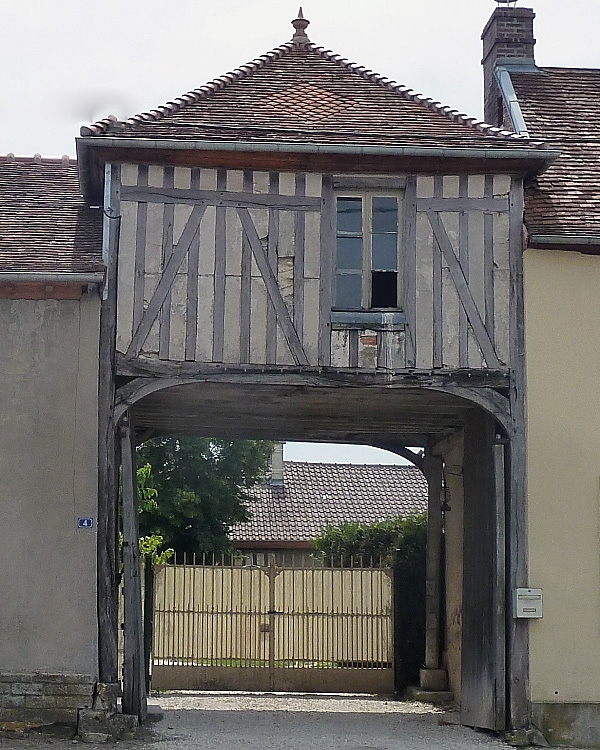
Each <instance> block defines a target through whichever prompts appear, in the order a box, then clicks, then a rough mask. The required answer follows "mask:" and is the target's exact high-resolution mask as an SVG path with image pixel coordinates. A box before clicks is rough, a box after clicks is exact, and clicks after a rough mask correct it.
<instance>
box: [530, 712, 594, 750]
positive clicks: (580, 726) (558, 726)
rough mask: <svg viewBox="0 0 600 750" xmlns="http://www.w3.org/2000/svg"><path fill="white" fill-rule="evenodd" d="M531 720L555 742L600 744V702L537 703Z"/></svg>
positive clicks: (587, 744) (550, 741)
mask: <svg viewBox="0 0 600 750" xmlns="http://www.w3.org/2000/svg"><path fill="white" fill-rule="evenodd" d="M531 720H532V723H533V724H534V726H536V727H537V728H538V729H539V730H540V731H541V732H542V734H543V735H544V737H545V738H546V739H547V740H548V742H549V743H550V744H551V745H572V746H576V747H600V703H533V704H532V706H531Z"/></svg>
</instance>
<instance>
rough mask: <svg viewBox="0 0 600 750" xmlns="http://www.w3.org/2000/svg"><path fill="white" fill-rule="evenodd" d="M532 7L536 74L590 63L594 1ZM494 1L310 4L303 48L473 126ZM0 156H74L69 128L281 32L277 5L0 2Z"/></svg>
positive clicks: (156, 99) (203, 73) (184, 87)
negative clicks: (455, 112)
mask: <svg viewBox="0 0 600 750" xmlns="http://www.w3.org/2000/svg"><path fill="white" fill-rule="evenodd" d="M519 4H520V5H521V6H524V7H530V6H532V5H533V7H534V9H535V11H536V13H537V18H536V25H535V32H536V37H537V40H538V43H537V47H536V54H537V60H538V62H539V63H540V64H541V65H563V66H576V67H600V46H599V44H598V29H599V23H598V22H599V19H600V10H599V3H598V0H536V2H535V3H529V2H526V1H525V0H521V2H520V3H519ZM494 8H495V2H494V1H493V0H312V1H307V2H305V3H304V14H305V16H306V17H307V18H308V19H309V20H310V21H311V25H310V26H309V29H308V33H309V36H310V38H311V40H312V41H313V42H315V43H316V44H318V45H322V46H324V47H326V48H329V49H332V50H334V51H335V52H337V53H339V54H341V55H343V56H344V57H347V58H349V59H350V60H352V61H354V62H357V63H360V64H361V65H365V66H366V67H368V68H371V69H372V70H375V71H376V72H379V73H381V74H382V75H385V76H388V77H389V78H392V79H394V80H396V81H398V82H399V83H403V84H404V85H407V86H409V87H411V88H413V89H415V90H417V91H420V92H422V93H424V94H426V95H427V96H431V97H434V98H435V99H437V100H440V101H442V102H443V103H444V104H448V105H451V106H452V107H454V108H456V109H460V110H463V111H465V112H467V114H470V115H473V116H478V117H481V114H482V107H481V73H480V59H481V41H480V35H481V30H482V28H483V26H484V24H485V22H486V21H487V19H488V18H489V16H490V14H491V13H492V11H493V9H494ZM0 10H1V13H0V22H1V28H2V44H1V45H0V71H2V73H1V74H0V153H7V152H14V153H16V154H18V155H31V154H34V153H36V152H40V153H42V154H43V155H45V156H60V155H62V154H64V153H68V154H74V137H75V135H76V134H78V130H79V126H80V125H81V124H82V123H87V122H90V121H93V120H95V119H98V118H100V117H103V116H106V115H107V114H109V113H112V114H116V115H117V116H118V117H123V118H125V117H128V116H130V115H132V114H136V113H138V112H140V111H146V110H148V109H152V108H153V107H156V106H158V105H160V104H163V103H164V102H166V101H168V100H169V99H173V98H174V97H176V96H179V95H180V94H182V93H184V92H185V91H188V90H190V89H193V88H197V87H198V86H200V85H202V84H203V83H205V82H206V81H207V80H209V79H212V78H214V77H216V76H219V75H221V74H222V73H225V72H227V71H229V70H231V69H233V68H235V67H237V66H239V65H241V64H243V63H245V62H247V61H248V60H251V59H253V58H255V57H257V56H258V55H261V54H263V53H264V52H267V51H268V50H270V49H272V48H273V47H276V46H278V45H279V44H282V43H284V42H286V41H287V40H288V39H289V38H290V37H291V34H292V27H291V26H290V21H291V20H292V18H295V16H296V13H297V10H298V3H297V0H294V2H288V0H227V1H226V2H219V0H216V1H214V2H207V1H206V0H168V2H165V0H103V2H102V3H89V2H84V1H83V0H0Z"/></svg>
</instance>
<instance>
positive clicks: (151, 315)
mask: <svg viewBox="0 0 600 750" xmlns="http://www.w3.org/2000/svg"><path fill="white" fill-rule="evenodd" d="M204 211H205V209H204V207H196V208H194V209H193V211H192V214H191V216H190V218H189V220H188V223H187V224H186V227H185V229H184V230H183V232H182V234H181V238H180V240H179V242H178V243H177V247H176V248H175V249H174V251H173V252H172V253H171V255H170V257H169V260H168V261H167V264H166V266H165V269H164V271H163V274H162V276H161V279H160V281H159V282H158V286H157V287H156V291H155V292H154V294H153V295H152V299H151V300H150V303H149V305H148V308H147V309H146V311H145V312H144V316H143V317H142V320H141V321H140V324H139V326H138V328H137V330H136V332H135V334H134V336H133V338H132V340H131V344H130V345H129V348H128V350H127V355H128V356H136V355H137V354H138V353H139V352H140V349H141V347H142V345H143V343H144V340H145V338H146V336H147V335H148V333H149V332H150V327H151V326H152V324H153V323H154V321H155V320H156V318H157V316H158V314H159V312H160V310H161V308H162V306H163V304H164V303H165V301H166V300H167V298H168V296H169V292H170V289H171V285H172V284H173V281H174V279H175V275H176V274H177V271H178V269H179V266H180V265H181V262H182V261H183V258H184V256H185V254H186V253H187V252H188V250H189V248H190V244H191V242H192V241H193V239H194V236H195V235H196V234H197V233H198V231H199V228H200V222H201V221H202V217H203V216H204ZM166 346H167V347H168V341H167V342H166ZM161 359H165V357H161ZM166 359H168V356H167V357H166Z"/></svg>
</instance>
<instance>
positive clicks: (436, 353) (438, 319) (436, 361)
mask: <svg viewBox="0 0 600 750" xmlns="http://www.w3.org/2000/svg"><path fill="white" fill-rule="evenodd" d="M443 191H444V178H443V177H440V176H439V175H438V176H437V177H436V178H435V184H434V195H435V197H436V198H440V197H441V196H442V194H443ZM417 210H418V205H417ZM434 242H435V240H434ZM432 287H433V288H432V296H433V367H434V368H437V367H442V366H443V364H444V342H443V338H442V254H441V252H440V250H439V247H434V248H433V267H432Z"/></svg>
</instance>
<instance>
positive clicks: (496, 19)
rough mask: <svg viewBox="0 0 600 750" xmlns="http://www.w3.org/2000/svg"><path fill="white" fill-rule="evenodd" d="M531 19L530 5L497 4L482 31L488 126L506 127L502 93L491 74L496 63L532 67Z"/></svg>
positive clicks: (514, 67) (485, 113)
mask: <svg viewBox="0 0 600 750" xmlns="http://www.w3.org/2000/svg"><path fill="white" fill-rule="evenodd" d="M534 18H535V13H534V12H533V10H532V9H531V8H500V7H498V8H496V10H495V11H494V12H493V13H492V16H491V18H490V20H489V21H488V22H487V24H486V26H485V29H484V30H483V34H482V35H481V39H482V40H483V60H482V61H481V64H482V65H483V95H484V115H483V117H484V120H485V121H486V122H488V123H489V124H490V125H497V126H499V127H501V126H502V125H505V126H506V123H504V119H505V117H504V111H505V110H504V105H503V102H502V95H501V93H500V88H499V87H498V83H497V81H496V77H495V75H494V70H495V68H496V66H498V65H500V66H503V67H505V68H507V69H508V70H511V69H513V70H515V69H516V68H519V69H520V70H527V69H529V70H535V59H534V54H533V47H534V45H535V39H534V38H533V19H534Z"/></svg>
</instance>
